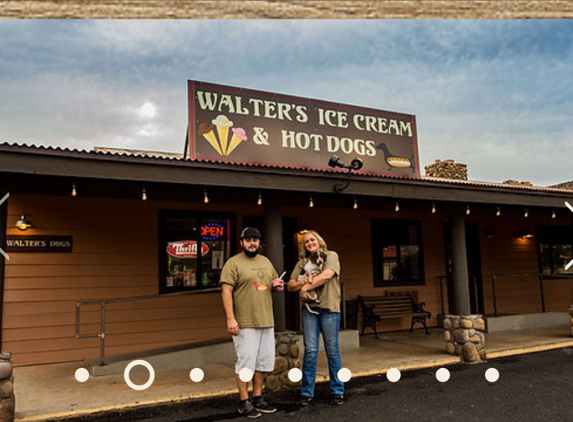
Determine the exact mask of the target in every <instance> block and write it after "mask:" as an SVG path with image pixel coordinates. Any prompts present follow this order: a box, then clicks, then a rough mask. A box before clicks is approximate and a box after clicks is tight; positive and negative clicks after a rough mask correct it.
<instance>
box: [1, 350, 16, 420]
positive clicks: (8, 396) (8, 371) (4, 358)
mask: <svg viewBox="0 0 573 422" xmlns="http://www.w3.org/2000/svg"><path fill="white" fill-rule="evenodd" d="M15 408H16V404H15V397H14V375H12V354H11V353H10V352H2V353H0V422H12V421H13V420H14V409H15Z"/></svg>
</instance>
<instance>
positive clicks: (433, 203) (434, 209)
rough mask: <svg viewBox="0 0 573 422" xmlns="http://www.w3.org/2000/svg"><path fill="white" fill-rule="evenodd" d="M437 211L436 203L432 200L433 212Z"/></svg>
mask: <svg viewBox="0 0 573 422" xmlns="http://www.w3.org/2000/svg"><path fill="white" fill-rule="evenodd" d="M435 213H436V203H435V202H434V201H432V214H435Z"/></svg>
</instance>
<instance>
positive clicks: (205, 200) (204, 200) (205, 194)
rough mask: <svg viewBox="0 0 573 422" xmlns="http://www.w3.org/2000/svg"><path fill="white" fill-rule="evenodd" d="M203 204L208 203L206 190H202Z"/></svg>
mask: <svg viewBox="0 0 573 422" xmlns="http://www.w3.org/2000/svg"><path fill="white" fill-rule="evenodd" d="M203 202H204V203H206V204H208V203H209V195H207V189H206V188H205V189H203Z"/></svg>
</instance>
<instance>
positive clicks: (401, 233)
mask: <svg viewBox="0 0 573 422" xmlns="http://www.w3.org/2000/svg"><path fill="white" fill-rule="evenodd" d="M421 236H422V225H421V223H420V222H419V221H395V220H392V221H390V220H373V222H372V253H373V263H374V286H377V287H378V286H379V287H382V286H408V285H419V284H424V269H423V259H422V239H421Z"/></svg>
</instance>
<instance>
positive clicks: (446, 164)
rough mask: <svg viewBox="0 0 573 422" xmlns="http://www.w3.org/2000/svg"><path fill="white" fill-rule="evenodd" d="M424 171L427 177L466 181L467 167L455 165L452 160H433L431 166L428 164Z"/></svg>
mask: <svg viewBox="0 0 573 422" xmlns="http://www.w3.org/2000/svg"><path fill="white" fill-rule="evenodd" d="M425 169H426V176H428V177H441V178H444V179H460V180H468V168H467V166H466V165H465V164H459V163H456V162H455V161H454V160H444V161H442V160H435V161H434V163H433V164H428V165H427V166H426V167H425Z"/></svg>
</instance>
